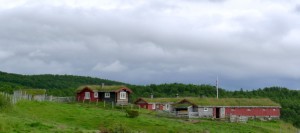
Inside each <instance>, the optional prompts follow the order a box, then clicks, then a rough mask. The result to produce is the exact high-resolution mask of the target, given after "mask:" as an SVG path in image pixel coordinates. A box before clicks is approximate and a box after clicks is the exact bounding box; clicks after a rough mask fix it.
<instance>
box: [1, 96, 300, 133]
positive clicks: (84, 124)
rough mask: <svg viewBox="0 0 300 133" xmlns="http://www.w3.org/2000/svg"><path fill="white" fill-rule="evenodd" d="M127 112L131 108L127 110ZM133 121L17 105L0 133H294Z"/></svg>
mask: <svg viewBox="0 0 300 133" xmlns="http://www.w3.org/2000/svg"><path fill="white" fill-rule="evenodd" d="M129 108H130V107H129ZM135 110H138V111H139V112H140V115H139V116H138V117H136V118H129V117H127V116H126V113H125V107H124V108H122V107H117V108H116V107H114V108H112V107H111V106H110V105H109V104H106V106H105V107H104V104H103V103H99V104H98V105H96V104H88V103H69V104H67V103H53V102H37V101H20V102H18V103H17V104H15V105H14V106H10V107H6V108H1V111H0V132H5V133H10V132H12V133H27V132H30V133H31V132H32V133H45V132H54V133H56V132H57V133H60V132H70V133H74V132H75V133H76V132H78V133H98V132H116V133H119V132H129V133H131V132H143V133H144V132H150V133H152V132H154V133H160V132H161V133H187V132H191V133H195V132H199V133H202V132H203V133H208V132H209V133H228V132H240V133H260V132H261V133H268V132H269V133H274V132H278V133H291V132H292V133H293V132H297V129H296V128H294V127H293V126H292V125H291V124H287V123H284V122H283V121H280V120H279V121H259V120H250V121H248V123H229V122H226V121H217V120H211V119H190V120H188V119H179V118H168V117H162V115H158V114H157V113H156V112H152V111H148V110H144V109H135Z"/></svg>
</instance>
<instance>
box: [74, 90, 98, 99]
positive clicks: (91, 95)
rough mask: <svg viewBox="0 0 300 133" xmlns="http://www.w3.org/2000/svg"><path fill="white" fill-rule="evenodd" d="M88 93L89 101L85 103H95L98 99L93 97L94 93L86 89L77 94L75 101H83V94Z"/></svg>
mask: <svg viewBox="0 0 300 133" xmlns="http://www.w3.org/2000/svg"><path fill="white" fill-rule="evenodd" d="M85 92H90V99H86V101H91V102H96V101H97V99H98V97H97V98H95V97H94V92H93V91H92V90H90V89H88V88H85V89H83V90H82V91H81V92H79V93H77V96H76V100H77V101H83V100H84V93H85Z"/></svg>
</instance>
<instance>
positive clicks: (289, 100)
mask: <svg viewBox="0 0 300 133" xmlns="http://www.w3.org/2000/svg"><path fill="white" fill-rule="evenodd" d="M102 83H104V84H105V85H127V86H128V87H129V88H130V89H132V90H133V92H134V93H133V94H132V95H131V99H132V100H134V99H136V98H138V97H150V95H151V94H153V95H154V97H175V96H176V95H177V94H178V95H179V97H216V87H215V86H213V85H205V84H204V85H193V84H181V83H172V84H160V85H155V84H151V85H143V86H142V85H130V84H126V83H122V82H117V81H111V80H107V79H99V78H93V77H83V76H73V75H51V74H46V75H19V74H11V73H5V72H0V91H4V92H8V93H12V92H13V90H17V89H32V88H38V89H46V90H47V94H48V95H55V96H74V95H75V90H76V89H77V87H79V86H81V85H87V84H99V85H101V84H102ZM219 97H220V98H270V99H271V100H273V101H275V102H277V103H280V105H281V107H282V109H281V119H283V120H284V121H287V122H290V123H293V124H294V125H295V126H296V127H298V128H300V91H298V90H289V89H288V88H284V87H266V88H263V89H260V88H259V89H254V90H243V89H240V90H236V91H229V90H225V89H222V88H220V89H219Z"/></svg>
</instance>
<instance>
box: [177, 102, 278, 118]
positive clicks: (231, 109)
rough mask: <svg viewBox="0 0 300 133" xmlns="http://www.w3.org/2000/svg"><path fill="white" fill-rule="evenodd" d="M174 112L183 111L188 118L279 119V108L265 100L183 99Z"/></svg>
mask: <svg viewBox="0 0 300 133" xmlns="http://www.w3.org/2000/svg"><path fill="white" fill-rule="evenodd" d="M181 105H185V106H181ZM187 105H188V106H187ZM176 107H181V108H178V109H177V108H176ZM182 107H185V108H182ZM174 110H175V111H177V110H178V111H181V112H182V111H184V112H186V115H187V116H188V117H213V118H225V117H231V116H233V115H234V116H244V117H253V118H270V119H271V118H279V117H280V106H279V105H278V104H277V103H274V102H273V101H271V100H270V99H266V98H265V99H249V98H223V99H215V98H185V99H183V100H182V101H180V102H178V103H177V104H176V106H175V109H174Z"/></svg>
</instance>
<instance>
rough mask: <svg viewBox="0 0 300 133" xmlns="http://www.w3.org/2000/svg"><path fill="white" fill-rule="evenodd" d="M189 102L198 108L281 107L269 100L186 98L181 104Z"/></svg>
mask: <svg viewBox="0 0 300 133" xmlns="http://www.w3.org/2000/svg"><path fill="white" fill-rule="evenodd" d="M184 102H189V103H191V104H192V105H196V106H280V105H279V104H278V103H275V102H273V101H272V100H270V99H268V98H220V99H216V98H196V97H195V98H185V99H183V100H181V101H180V102H179V103H184Z"/></svg>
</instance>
